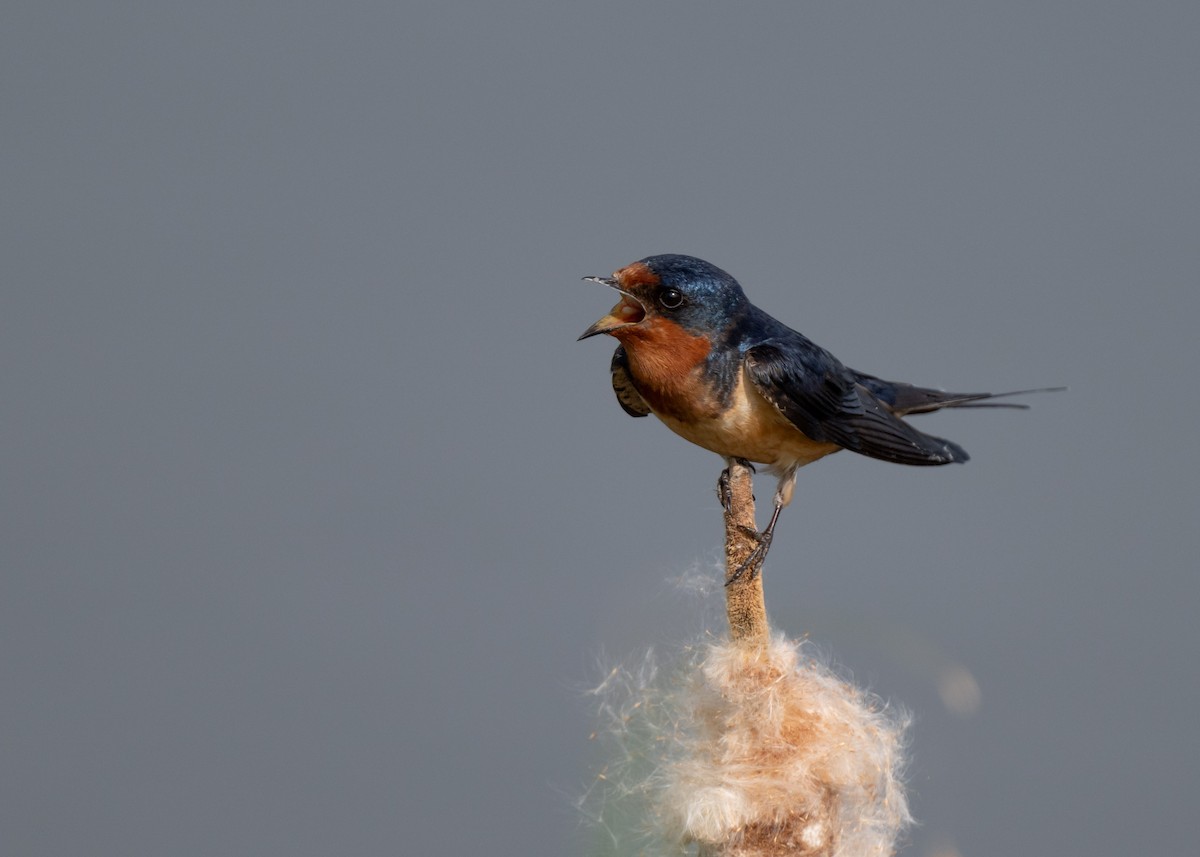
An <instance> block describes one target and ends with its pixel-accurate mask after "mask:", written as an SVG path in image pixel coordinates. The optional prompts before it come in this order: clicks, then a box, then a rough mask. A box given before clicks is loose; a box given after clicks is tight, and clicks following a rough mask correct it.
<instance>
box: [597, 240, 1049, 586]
mask: <svg viewBox="0 0 1200 857" xmlns="http://www.w3.org/2000/svg"><path fill="white" fill-rule="evenodd" d="M583 279H584V280H587V281H591V282H596V283H600V284H602V285H605V286H608V287H610V288H612V289H615V290H616V291H617V292H619V293H620V295H621V297H620V300H619V301H618V302H617V304H616V306H614V307H613V308H612V310H611V311H610V312H609V313H608V314H607V315H605V316H603V317H602V318H600V319H599V320H598V321H596V323H595V324H593V325H591V326H590V327H589V328H588V329H587V330H585V331H584V332H583V333H582V335H580V337H579V340H584V339H588V338H590V337H593V336H596V335H598V334H607V335H608V336H611V337H613V338H614V339H616V340H617V341H618V343H619V344H618V346H617V349H616V351H615V353H614V354H613V357H612V363H611V365H610V371H611V374H612V387H613V391H614V392H615V393H616V397H617V402H618V403H619V404H620V406H621V407H622V408H623V409H624V410H625V413H627V414H629V415H630V416H631V417H646V416H649V415H651V414H653V415H654V416H656V417H658V419H659V420H660V421H662V422H663V423H664V424H665V425H666V426H667V428H669V429H670V430H671V431H673V432H675V433H676V434H677V435H680V436H681V437H683V438H685V439H687V440H689V441H691V442H692V443H694V444H696V445H698V446H700V447H703V448H704V449H707V450H709V451H711V452H715V453H716V454H717V455H719V456H721V457H722V458H724V459H725V461H726V468H725V470H724V471H722V474H721V479H720V481H719V482H718V494H719V496H720V497H721V502H722V504H723V505H724V507H725V508H726V510H727V511H728V510H729V504H730V502H731V499H730V497H729V492H728V485H729V472H730V470H729V469H730V467H732V466H733V465H734V464H735V463H740V464H748V465H750V466H751V467H752V468H753V466H754V464H761V465H765V466H766V468H767V471H768V472H769V473H771V474H773V475H774V476H776V477H777V479H778V482H777V485H776V489H775V495H774V498H773V499H774V509H773V510H772V513H771V518H770V521H769V523H768V524H767V526H766V528H765V529H764V530H762V531H761V532H758V531H754V533H753V534H752V535H753V538H754V539H755V541H756V547H755V548H754V550H753V551H752V552H751V554H750V556H749V557H748V558H747V559H746V561H745V562H744V563H742V565H741V567H740V568H738V569H737V570H736V571H735V572H734V573H733V575H731V576H730V578H729V580H727V584H728V583H732V582H733V581H734V580H736V579H738V578H740V577H741V576H742V575H743V574H744V573H745V572H746V571H747V570H749V571H750V574H751V578H753V576H754V575H756V574H758V573H759V572H760V571H761V569H762V566H763V563H764V561H765V560H766V556H767V552H768V550H769V549H770V546H771V541H772V539H773V537H774V532H775V525H776V523H777V522H778V520H779V515H780V512H781V511H782V510H783V509H784V508H785V507H786V506H787V505H788V504H789V503H790V502H791V501H792V496H793V493H794V490H795V484H796V473H797V471H798V470H799V469H800V468H801V467H803V466H805V465H806V464H811V463H812V462H814V461H817V460H819V459H821V458H824V457H825V456H827V455H832V454H833V453H835V452H840V451H841V450H850V451H851V452H856V453H858V454H859V455H864V456H867V457H869V458H875V459H880V460H883V461H890V462H894V463H897V464H907V465H916V466H933V465H943V464H956V463H962V462H965V461H967V459H968V457H969V456H968V455H967V453H966V450H964V449H963V448H962V447H961V446H959V445H958V444H957V443H954V442H953V441H950V440H946V439H945V438H940V437H935V436H934V435H931V434H926V433H924V432H921V431H918V430H917V429H915V428H913V427H912V426H911V425H909V423H908V422H906V421H905V420H904V419H903V418H904V417H907V416H911V415H913V414H923V413H929V412H931V411H937V410H941V409H942V408H978V407H1009V408H1028V407H1029V406H1028V405H1025V404H1019V403H1015V402H995V401H991V400H993V399H998V398H1001V397H1006V396H1016V395H1022V394H1025V393H1034V392H1045V391H1052V390H1061V389H1065V388H1062V387H1043V388H1038V389H1036V390H1014V391H1010V392H1007V393H949V392H945V391H943V390H939V389H935V388H931V387H918V386H916V385H913V384H907V383H902V382H898V381H886V380H884V379H882V378H879V377H876V376H874V375H868V374H866V373H864V372H859V371H857V370H855V369H851V368H850V367H848V366H846V365H845V364H843V363H842V362H841V361H840V360H838V359H837V358H836V357H834V356H833V354H831V353H830V352H829V351H827V350H825V349H824V348H821V347H820V346H819V345H817V344H816V343H814V342H813V341H812V340H810V339H808V338H807V337H806V336H804V335H803V334H802V333H799V332H798V331H796V330H793V329H792V328H790V327H788V326H787V325H785V324H784V323H783V322H781V321H778V320H777V319H775V318H774V317H773V316H771V315H769V314H767V313H766V312H765V311H763V310H761V309H759V308H758V307H757V306H755V305H754V304H753V303H751V302H750V300H749V299H748V298H747V297H746V294H745V292H743V291H742V287H741V285H740V284H739V283H738V281H737V280H735V279H734V278H733V277H732V276H730V275H729V274H728V273H726V272H725V271H723V270H722V269H720V268H718V267H717V266H716V265H713V264H711V263H710V262H706V261H704V260H703V259H698V258H696V257H695V256H684V255H679V254H673V253H672V254H663V255H657V256H648V257H646V258H645V259H641V260H640V261H637V262H633V263H632V264H629V265H626V266H625V267H623V268H620V269H619V270H617V271H616V272H614V273H613V275H612V276H611V277H597V276H589V277H584V278H583Z"/></svg>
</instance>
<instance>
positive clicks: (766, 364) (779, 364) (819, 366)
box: [746, 334, 969, 465]
mask: <svg viewBox="0 0 1200 857" xmlns="http://www.w3.org/2000/svg"><path fill="white" fill-rule="evenodd" d="M746 372H747V375H748V376H749V378H750V380H751V381H752V382H753V383H754V386H755V387H756V388H757V390H758V391H759V393H761V394H762V395H763V396H764V397H765V398H766V399H767V401H769V402H771V403H772V404H773V405H774V406H775V407H776V408H778V409H779V411H780V413H782V414H783V415H784V416H785V417H787V419H788V420H789V421H791V423H792V424H793V425H794V426H796V428H798V429H799V430H800V431H802V432H804V434H805V435H807V436H808V437H810V438H812V439H813V440H816V441H822V442H826V443H836V444H837V445H838V446H840V447H842V448H844V449H849V450H851V451H853V452H857V453H860V454H861V455H866V456H869V457H871V458H878V459H882V460H883V461H893V462H896V463H897V464H913V465H935V464H950V463H952V462H960V461H966V460H967V458H968V457H969V456H968V455H967V453H966V451H965V450H964V449H963V448H962V447H961V446H959V445H958V444H956V443H953V442H951V441H948V440H945V439H944V438H940V437H934V436H933V435H928V434H924V433H923V432H919V431H917V430H916V429H914V428H913V427H912V426H910V425H909V424H908V423H906V422H904V420H902V419H900V417H899V416H897V415H896V414H895V413H893V411H892V408H891V407H889V405H888V404H887V403H886V401H885V400H883V399H881V398H880V397H879V395H877V394H876V393H875V392H874V391H873V390H872V389H871V388H870V386H869V385H868V384H867V383H865V382H866V381H867V379H868V378H869V377H870V376H859V375H858V373H856V372H854V371H853V370H851V369H847V368H846V367H845V366H843V365H842V364H841V363H840V362H839V361H838V360H837V358H835V357H834V356H833V355H831V354H830V353H829V352H827V351H825V350H824V349H822V348H820V347H818V346H817V345H814V344H813V343H812V342H810V341H809V340H807V339H805V338H804V337H802V336H800V335H799V334H796V335H795V336H794V337H793V336H788V337H779V338H772V339H768V340H766V341H764V342H762V343H760V344H758V345H755V346H753V347H751V348H749V349H748V350H747V351H746ZM871 380H878V379H871ZM914 389H916V388H914ZM881 392H883V391H882V390H881ZM947 404H949V402H947ZM926 409H927V410H933V409H934V408H931V407H928V406H927V407H926Z"/></svg>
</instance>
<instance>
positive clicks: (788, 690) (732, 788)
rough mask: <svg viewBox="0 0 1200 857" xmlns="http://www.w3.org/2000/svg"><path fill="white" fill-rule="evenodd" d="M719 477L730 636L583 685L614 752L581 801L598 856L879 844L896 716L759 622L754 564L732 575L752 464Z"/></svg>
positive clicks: (795, 851)
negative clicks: (723, 481) (598, 835)
mask: <svg viewBox="0 0 1200 857" xmlns="http://www.w3.org/2000/svg"><path fill="white" fill-rule="evenodd" d="M729 488H730V490H731V492H732V502H731V503H730V506H729V509H728V510H727V512H726V514H725V561H726V569H725V578H726V582H727V583H728V585H727V586H726V587H725V597H726V611H727V615H728V617H729V636H728V637H727V638H720V639H718V640H717V641H715V642H712V643H710V644H707V645H704V646H697V647H693V648H692V649H691V650H690V651H689V652H688V653H687V655H686V656H685V657H684V659H683V661H682V662H681V663H679V664H678V665H676V668H675V669H661V668H659V667H658V665H657V664H656V663H655V661H654V660H653V659H652V658H647V660H646V661H645V662H644V663H642V664H641V665H640V667H639V668H638V669H635V670H628V669H626V670H621V669H617V670H613V672H612V673H610V674H609V676H608V677H607V678H606V679H605V681H604V682H603V683H602V684H601V686H600V687H598V688H597V689H596V690H595V691H594V693H595V694H596V695H597V696H599V697H600V698H601V699H602V704H601V712H602V714H603V715H604V717H605V719H606V720H607V721H608V722H607V730H606V732H605V734H606V735H607V736H608V737H609V738H611V739H612V740H613V741H615V743H616V745H617V748H618V753H617V754H616V755H615V757H614V758H613V760H612V762H611V763H610V765H609V766H608V767H607V768H606V770H605V773H604V775H603V776H602V777H601V779H600V780H598V786H597V791H598V792H599V793H600V795H601V806H600V808H599V809H598V810H593V811H591V813H590V814H591V815H592V816H593V820H594V821H595V822H596V823H597V827H598V828H599V829H601V830H602V831H603V832H604V834H605V838H604V840H603V841H604V843H605V844H604V846H603V848H602V849H601V851H600V852H599V853H603V854H629V855H633V854H637V855H651V854H660V855H680V854H686V853H693V852H690V851H689V850H688V849H689V848H696V849H697V852H695V853H698V855H699V857H782V855H804V857H867V855H871V857H885V855H891V854H893V853H894V847H895V841H896V838H897V836H898V835H899V833H900V831H901V830H902V829H903V828H904V827H905V826H906V825H908V824H909V823H910V822H911V817H910V816H909V814H908V805H907V802H906V800H905V795H904V790H903V787H902V785H901V782H900V771H901V769H902V767H903V752H902V750H903V745H902V736H903V731H904V726H905V724H904V722H903V721H902V719H900V718H897V717H896V716H895V715H894V714H892V713H891V712H889V711H888V710H887V709H886V708H885V707H884V706H883V705H882V704H881V703H880V702H879V701H878V700H877V699H876V698H875V697H873V696H871V695H870V694H867V693H865V692H864V691H862V690H860V689H858V688H856V687H854V686H853V685H851V684H849V683H848V682H845V681H843V680H842V679H840V678H838V677H837V676H836V675H835V674H834V673H833V672H832V671H831V670H829V669H828V668H827V667H825V666H824V665H823V664H821V663H819V662H817V661H816V660H814V659H813V658H812V657H811V656H810V655H809V654H807V653H806V651H805V649H804V646H803V644H801V643H799V642H796V641H794V640H789V639H787V638H786V637H784V636H782V635H773V634H772V633H771V631H770V626H769V624H768V622H767V612H766V606H765V602H764V598H763V584H762V573H761V570H752V569H746V570H745V572H743V573H742V574H741V575H740V576H739V577H738V578H737V580H732V578H733V576H734V573H735V572H736V571H737V570H738V569H739V568H740V567H741V565H742V563H744V562H745V561H746V558H747V557H748V556H749V555H750V553H751V552H752V551H753V550H754V548H755V547H756V546H757V541H756V540H755V539H754V537H753V535H751V533H752V532H754V531H755V517H754V497H753V493H752V480H751V471H750V469H749V468H747V467H745V466H741V465H734V466H733V467H731V468H730V473H729ZM752 571H757V573H752ZM584 803H585V804H586V803H588V801H585V802H584ZM586 809H587V807H586V806H585V810H586ZM630 833H633V834H634V835H633V837H632V838H631V837H630V836H629V834H630Z"/></svg>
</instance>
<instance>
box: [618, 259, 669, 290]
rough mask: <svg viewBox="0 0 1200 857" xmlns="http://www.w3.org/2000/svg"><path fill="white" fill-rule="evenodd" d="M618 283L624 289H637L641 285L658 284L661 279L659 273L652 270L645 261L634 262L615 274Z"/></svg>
mask: <svg viewBox="0 0 1200 857" xmlns="http://www.w3.org/2000/svg"><path fill="white" fill-rule="evenodd" d="M613 277H615V278H616V280H617V283H618V284H620V286H621V288H623V289H630V290H632V289H636V288H638V287H639V286H642V287H648V286H657V285H658V284H659V283H660V282H661V281H660V280H659V279H658V274H656V273H654V272H653V271H651V270H650V268H649V267H647V266H646V264H645V263H644V262H634V263H633V264H632V265H626V266H625V267H624V268H622V269H621V270H619V271H617V272H616V273H615V274H613Z"/></svg>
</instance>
